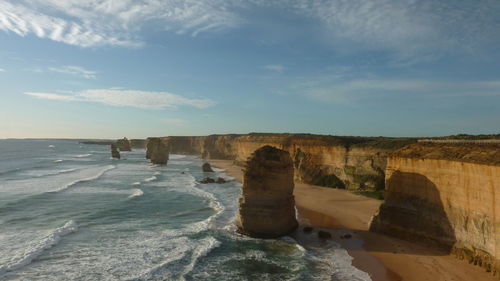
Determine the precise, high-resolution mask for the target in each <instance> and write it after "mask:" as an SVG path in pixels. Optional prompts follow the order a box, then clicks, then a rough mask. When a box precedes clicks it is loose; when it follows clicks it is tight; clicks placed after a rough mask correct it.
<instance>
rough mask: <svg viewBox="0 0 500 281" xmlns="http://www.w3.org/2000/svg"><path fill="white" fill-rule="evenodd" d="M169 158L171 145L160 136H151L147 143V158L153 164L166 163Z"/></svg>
mask: <svg viewBox="0 0 500 281" xmlns="http://www.w3.org/2000/svg"><path fill="white" fill-rule="evenodd" d="M168 158H169V147H168V144H165V143H164V142H163V141H162V140H161V139H160V138H149V139H148V142H147V144H146V159H149V160H151V163H153V164H159V165H166V164H167V162H168Z"/></svg>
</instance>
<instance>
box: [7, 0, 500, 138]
mask: <svg viewBox="0 0 500 281" xmlns="http://www.w3.org/2000/svg"><path fill="white" fill-rule="evenodd" d="M0 120H1V122H0V138H26V137H32V138H48V137H51V138H120V137H123V136H127V137H129V138H144V137H148V136H167V135H207V134H226V133H249V132H277V133H284V132H288V133H313V134H329V135H356V136H443V135H451V134H459V133H468V134H482V133H500V1H498V0H453V1H449V0H443V1H435V0H329V1H326V0H274V1H264V0H248V1H242V0H233V1H227V0H226V1H222V0H198V1H194V0H184V1H181V0H162V1H160V0H136V1H132V0H2V1H0Z"/></svg>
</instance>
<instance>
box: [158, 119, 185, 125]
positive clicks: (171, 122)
mask: <svg viewBox="0 0 500 281" xmlns="http://www.w3.org/2000/svg"><path fill="white" fill-rule="evenodd" d="M163 122H164V123H166V124H168V125H172V126H184V125H186V124H187V123H188V121H187V120H184V119H177V118H166V119H163Z"/></svg>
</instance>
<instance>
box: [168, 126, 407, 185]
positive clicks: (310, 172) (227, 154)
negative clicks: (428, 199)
mask: <svg viewBox="0 0 500 281" xmlns="http://www.w3.org/2000/svg"><path fill="white" fill-rule="evenodd" d="M162 140H163V141H165V142H168V143H169V144H170V147H171V151H170V152H171V153H178V154H195V155H201V156H202V157H203V158H205V159H226V160H234V161H235V162H236V163H238V164H240V165H241V164H243V163H245V161H246V160H247V158H248V157H249V156H250V155H251V154H252V153H253V152H254V151H255V150H257V149H258V148H260V147H262V146H265V145H270V146H274V147H276V148H279V149H282V150H285V151H288V152H289V153H290V156H291V157H292V160H293V165H294V170H295V180H296V181H298V182H304V183H312V184H318V185H325V186H332V187H340V188H348V189H363V190H364V189H366V190H374V189H379V190H380V189H383V184H384V170H385V166H386V158H387V156H388V155H389V154H390V153H392V152H393V151H395V150H397V149H399V148H401V147H403V146H405V145H407V144H409V143H413V142H415V141H416V140H415V139H402V138H401V139H398V138H382V137H377V138H367V137H339V136H322V135H310V134H256V133H252V134H248V135H210V136H201V137H165V138H162Z"/></svg>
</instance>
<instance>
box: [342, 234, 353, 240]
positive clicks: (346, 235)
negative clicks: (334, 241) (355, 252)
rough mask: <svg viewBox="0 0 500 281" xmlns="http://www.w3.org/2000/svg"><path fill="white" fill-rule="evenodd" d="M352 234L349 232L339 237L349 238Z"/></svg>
mask: <svg viewBox="0 0 500 281" xmlns="http://www.w3.org/2000/svg"><path fill="white" fill-rule="evenodd" d="M351 238H352V235H351V234H350V233H346V234H342V235H340V239H351Z"/></svg>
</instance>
